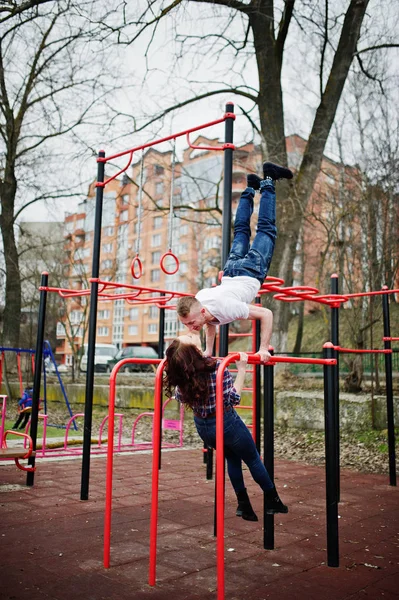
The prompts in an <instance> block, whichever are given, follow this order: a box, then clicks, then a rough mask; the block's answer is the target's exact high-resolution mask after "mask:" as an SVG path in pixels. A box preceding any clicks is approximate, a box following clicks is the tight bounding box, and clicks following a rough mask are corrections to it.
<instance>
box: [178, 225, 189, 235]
mask: <svg viewBox="0 0 399 600" xmlns="http://www.w3.org/2000/svg"><path fill="white" fill-rule="evenodd" d="M179 234H180V236H182V235H187V234H188V225H182V226H181V227H179Z"/></svg>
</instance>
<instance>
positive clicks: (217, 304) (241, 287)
mask: <svg viewBox="0 0 399 600" xmlns="http://www.w3.org/2000/svg"><path fill="white" fill-rule="evenodd" d="M259 288H260V282H259V281H258V280H257V279H255V277H248V276H246V275H240V276H238V277H222V281H221V284H220V285H217V286H215V287H213V288H204V289H203V290H200V291H199V292H198V293H197V294H196V296H195V297H196V298H197V300H198V301H199V302H201V304H202V306H204V307H205V308H206V309H207V310H209V312H210V313H211V315H213V316H214V317H215V319H216V320H217V321H218V322H219V324H220V325H226V324H227V323H231V322H232V321H235V320H236V319H248V315H249V306H248V304H251V302H252V301H253V300H254V298H255V296H256V294H257V293H258V291H259ZM215 324H217V323H215Z"/></svg>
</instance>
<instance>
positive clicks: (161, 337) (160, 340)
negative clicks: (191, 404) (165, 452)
mask: <svg viewBox="0 0 399 600" xmlns="http://www.w3.org/2000/svg"><path fill="white" fill-rule="evenodd" d="M162 296H163V297H165V293H164V292H162V293H161V297H162ZM164 351H165V307H163V306H162V308H160V309H159V331H158V358H161V359H162V358H163V355H164ZM162 401H163V397H162V391H161V406H160V410H161V420H160V422H159V439H160V441H161V443H160V444H159V463H158V469H159V470H161V465H162V420H163V414H162V403H163V402H162Z"/></svg>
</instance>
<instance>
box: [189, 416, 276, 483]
mask: <svg viewBox="0 0 399 600" xmlns="http://www.w3.org/2000/svg"><path fill="white" fill-rule="evenodd" d="M223 414H224V454H225V457H226V460H227V472H228V474H229V477H230V481H231V484H232V486H233V488H234V491H235V492H236V493H238V492H241V491H243V490H244V489H245V483H244V478H243V474H242V461H244V462H245V464H246V465H247V466H248V468H249V470H250V472H251V475H252V477H253V478H254V480H255V481H256V483H257V484H259V485H260V487H261V488H262V490H263V491H264V492H266V491H267V490H270V489H271V488H272V487H273V482H272V480H271V479H270V477H269V474H268V472H267V471H266V468H265V466H264V464H263V463H262V461H261V459H260V456H259V452H258V451H257V449H256V446H255V442H254V440H253V438H252V435H251V433H250V431H249V429H248V427H247V426H246V425H245V423H244V421H242V419H241V418H240V417H239V416H238V414H237V413H236V411H235V410H234V408H231V409H230V410H225V411H224V413H223ZM194 423H195V426H196V428H197V431H198V434H199V436H200V438H201V439H202V440H203V441H204V442H205V444H206V445H207V446H210V447H211V448H216V416H215V417H208V418H207V419H201V418H200V417H196V416H194Z"/></svg>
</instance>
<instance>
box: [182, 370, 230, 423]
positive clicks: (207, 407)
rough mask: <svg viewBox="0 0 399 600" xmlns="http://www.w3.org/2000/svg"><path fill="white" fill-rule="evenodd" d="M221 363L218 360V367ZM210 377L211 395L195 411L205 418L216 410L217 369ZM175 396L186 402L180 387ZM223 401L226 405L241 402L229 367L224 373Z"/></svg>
mask: <svg viewBox="0 0 399 600" xmlns="http://www.w3.org/2000/svg"><path fill="white" fill-rule="evenodd" d="M219 365H220V361H218V362H217V367H218V366H219ZM209 379H210V381H209V396H208V398H206V399H204V401H203V403H200V404H198V405H196V407H195V413H196V414H197V415H198V416H201V417H203V418H206V417H207V416H208V415H211V414H212V413H215V412H216V371H214V372H213V373H209ZM175 398H176V400H177V401H178V402H182V403H183V404H184V400H183V398H182V395H181V392H180V390H179V388H178V387H176V389H175ZM223 401H224V406H237V404H239V403H240V395H239V394H238V393H237V390H236V389H235V387H234V383H233V378H232V376H231V374H230V371H229V370H228V369H225V370H224V374H223Z"/></svg>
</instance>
